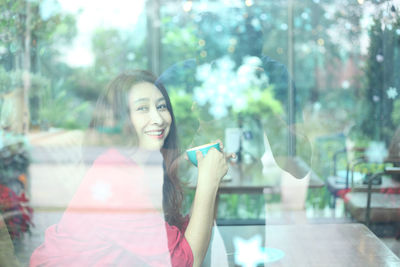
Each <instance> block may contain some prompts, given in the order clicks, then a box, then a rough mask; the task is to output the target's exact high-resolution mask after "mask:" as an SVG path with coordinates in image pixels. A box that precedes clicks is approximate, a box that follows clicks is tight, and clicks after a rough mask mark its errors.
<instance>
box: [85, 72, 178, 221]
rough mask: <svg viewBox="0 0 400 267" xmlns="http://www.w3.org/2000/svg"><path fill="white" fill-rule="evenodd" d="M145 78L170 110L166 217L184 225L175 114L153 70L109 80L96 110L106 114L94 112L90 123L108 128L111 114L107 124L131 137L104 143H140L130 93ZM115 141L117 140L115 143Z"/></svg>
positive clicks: (165, 149)
mask: <svg viewBox="0 0 400 267" xmlns="http://www.w3.org/2000/svg"><path fill="white" fill-rule="evenodd" d="M142 82H148V83H151V84H154V85H155V86H156V87H157V88H158V90H159V91H160V92H161V94H162V95H163V97H164V99H165V101H166V105H167V109H168V111H169V113H170V114H171V118H172V121H171V125H170V131H169V134H168V136H167V138H166V139H165V141H164V144H163V147H162V148H161V151H160V152H161V154H162V156H163V169H164V183H163V210H164V217H165V220H166V221H167V222H168V224H170V225H175V226H177V227H178V228H181V227H182V223H183V218H182V215H181V213H180V211H181V207H182V201H183V192H182V186H181V182H180V180H179V178H178V173H177V169H178V157H179V151H178V136H177V130H176V123H175V116H174V112H173V110H172V105H171V100H170V98H169V96H168V93H167V90H166V89H165V87H164V86H163V85H162V84H161V83H160V82H159V81H158V80H157V79H156V77H155V76H154V75H153V74H151V73H150V72H147V71H143V70H131V71H125V72H123V73H121V74H120V75H118V76H117V77H116V78H115V79H113V80H112V81H111V82H110V83H109V84H108V86H107V88H106V90H105V92H104V93H103V94H102V95H101V96H100V98H99V99H98V101H97V104H96V110H98V111H100V114H103V115H100V116H99V115H97V116H94V117H93V119H92V121H91V123H90V127H91V128H94V127H96V128H97V130H99V129H100V130H103V131H104V129H107V127H106V126H107V120H108V121H109V120H110V118H111V121H113V123H112V124H111V125H108V127H109V126H112V127H114V128H115V127H116V129H117V130H118V129H119V130H120V131H122V133H123V136H129V138H121V139H112V141H111V142H110V141H109V142H108V143H107V142H105V143H106V144H109V145H114V144H117V145H121V144H122V145H124V146H135V145H137V142H138V140H137V138H134V137H135V136H136V133H135V130H134V128H133V125H132V123H131V120H130V111H129V103H128V94H129V92H130V90H131V88H132V87H133V86H134V85H136V84H139V83H142ZM104 110H110V111H111V112H110V113H111V114H106V115H104V112H102V111H104ZM107 117H108V118H107ZM109 128H110V127H109ZM110 131H111V130H110ZM113 142H114V144H112V143H113Z"/></svg>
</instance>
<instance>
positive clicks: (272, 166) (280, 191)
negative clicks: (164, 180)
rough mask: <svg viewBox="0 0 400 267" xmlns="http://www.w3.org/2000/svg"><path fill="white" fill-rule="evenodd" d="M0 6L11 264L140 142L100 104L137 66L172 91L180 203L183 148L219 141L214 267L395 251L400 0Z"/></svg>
mask: <svg viewBox="0 0 400 267" xmlns="http://www.w3.org/2000/svg"><path fill="white" fill-rule="evenodd" d="M0 5H1V9H0V21H1V23H0V28H1V30H0V126H1V128H0V157H1V160H0V230H1V231H0V242H1V245H0V247H2V248H4V249H0V250H2V251H4V252H0V254H1V255H0V266H3V265H4V266H29V264H30V259H31V255H32V253H33V252H34V251H35V250H36V249H37V248H38V247H39V246H40V245H41V244H43V243H44V242H45V240H46V229H49V227H51V226H52V225H54V224H57V223H58V222H60V220H62V219H63V214H64V213H65V211H66V210H67V209H68V210H69V208H70V206H69V203H71V200H74V196H75V194H76V192H77V190H78V188H79V187H80V185H81V184H82V183H83V182H82V181H83V180H84V177H85V176H86V175H87V173H88V172H90V169H91V166H92V165H93V164H94V163H93V162H94V161H95V160H96V158H97V157H98V156H99V155H101V153H103V152H104V151H105V149H108V148H110V147H112V146H114V145H116V146H117V147H119V148H120V149H121V150H124V149H127V150H129V148H128V147H121V145H120V143H118V142H119V141H120V140H121V139H124V138H125V136H124V133H125V130H126V129H125V128H126V125H122V124H121V123H119V119H120V117H119V115H118V114H119V113H118V114H117V113H116V112H115V111H116V110H117V109H118V107H113V108H112V109H111V111H110V112H109V113H105V112H103V111H104V110H103V108H102V107H101V106H99V105H98V104H96V103H98V99H99V96H100V95H101V92H102V91H103V89H104V88H106V86H107V85H108V84H109V83H110V81H111V80H112V79H113V78H114V77H115V76H117V75H118V74H119V73H121V72H124V71H126V70H133V69H141V70H147V71H149V72H151V73H152V74H154V75H155V77H156V78H157V83H161V84H162V85H163V86H164V87H165V89H166V91H167V93H168V95H169V98H170V102H171V105H172V109H173V115H174V120H175V124H176V134H177V138H178V141H179V142H178V145H177V146H178V151H179V153H180V155H179V159H180V160H179V166H178V167H177V174H178V177H179V179H180V182H181V184H182V190H183V199H182V207H181V211H180V212H181V213H182V215H183V216H186V215H187V216H189V217H190V214H191V207H192V204H193V202H194V199H195V197H196V192H197V191H196V190H197V188H198V183H197V178H198V177H197V175H198V170H199V168H198V166H196V165H195V164H193V162H191V161H190V160H191V159H188V158H187V155H188V154H187V152H186V151H187V150H189V149H191V148H193V147H197V146H201V145H204V144H208V143H215V141H216V140H220V141H221V142H222V143H223V152H224V153H225V155H227V157H226V159H225V160H226V162H227V167H228V170H227V173H226V175H224V176H223V178H222V180H221V182H220V184H219V188H218V193H217V197H216V208H215V222H214V226H213V229H212V236H211V240H210V242H209V246H208V251H207V254H206V255H205V258H204V261H203V266H363V267H364V266H400V258H399V257H400V96H399V94H400V75H398V73H399V72H400V1H399V0H357V1H356V0H353V1H350V0H333V1H331V0H278V1H267V0H265V1H258V0H135V1H124V0H114V1H111V2H110V1H105V0H101V1H100V0H97V1H92V0H87V1H69V0H15V1H8V0H0ZM100 117H101V119H102V120H103V121H105V124H104V125H102V126H101V127H100V126H99V127H97V126H93V124H92V123H91V121H92V120H93V118H100ZM88 133H90V135H89V134H88ZM88 136H90V137H89V138H88ZM115 140H118V141H116V142H117V143H113V141H115ZM220 150H221V148H220ZM127 153H129V152H127ZM204 155H205V154H204ZM228 155H234V156H228ZM150 161H151V160H150ZM154 162H156V160H155V161H154ZM154 162H153V163H152V162H150V163H149V162H147V163H148V164H150V165H151V164H153V165H151V166H156V163H154ZM196 164H197V162H196ZM151 166H150V167H149V168H150V169H151ZM163 167H164V170H166V169H167V168H166V167H165V165H163ZM154 168H155V169H157V168H156V167H154ZM153 171H154V173H155V172H156V171H157V170H151V171H149V172H153ZM147 183H148V184H150V185H151V184H152V183H156V180H152V179H149V180H148V181H147ZM127 185H128V184H127ZM120 186H121V187H124V184H121V185H120ZM88 192H89V193H88V194H89V195H90V194H92V196H93V197H94V198H95V199H97V200H99V201H106V200H107V199H111V198H112V197H113V195H115V194H118V191H114V192H113V191H112V189H110V188H109V187H108V185H107V184H101V183H100V184H96V186H95V187H93V188H91V191H88ZM135 192H136V191H135ZM87 212H88V213H91V212H93V210H90V208H89V211H87ZM188 214H189V215H188ZM31 264H32V262H31ZM104 265H106V266H110V265H107V264H104ZM165 265H170V264H167V263H166V264H165ZM32 266H33V265H32ZM45 266H53V265H45ZM98 266H103V265H102V264H100V265H98ZM111 266H123V265H118V264H117V263H115V265H112V264H111ZM133 266H136V264H134V263H133ZM137 266H140V265H137ZM150 266H152V265H151V264H150ZM157 266H159V265H157ZM162 266H163V265H162Z"/></svg>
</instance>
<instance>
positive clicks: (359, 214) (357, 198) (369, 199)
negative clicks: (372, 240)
mask: <svg viewBox="0 0 400 267" xmlns="http://www.w3.org/2000/svg"><path fill="white" fill-rule="evenodd" d="M399 175H400V168H399V167H386V168H385V170H384V171H382V172H377V173H375V174H373V175H371V176H370V177H369V178H368V180H367V182H368V185H367V187H366V188H353V189H352V191H351V192H349V193H348V194H346V196H345V205H346V209H347V211H348V212H349V213H350V215H351V217H352V218H353V219H355V220H356V221H358V222H363V223H365V224H366V225H367V226H368V227H370V228H371V230H373V231H374V232H375V233H377V234H378V235H381V236H383V235H388V234H389V235H393V234H395V235H396V237H397V238H399V237H400V232H399V230H396V228H398V225H400V180H397V179H395V178H394V177H398V176H399ZM384 177H386V179H389V180H388V181H390V183H386V184H384V183H382V185H381V186H379V187H375V188H374V186H373V182H374V181H375V180H377V179H379V178H381V179H383V178H384ZM393 231H396V232H393Z"/></svg>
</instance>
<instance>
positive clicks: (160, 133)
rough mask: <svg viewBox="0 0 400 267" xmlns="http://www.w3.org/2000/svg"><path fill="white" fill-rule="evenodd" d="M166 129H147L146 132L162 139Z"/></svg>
mask: <svg viewBox="0 0 400 267" xmlns="http://www.w3.org/2000/svg"><path fill="white" fill-rule="evenodd" d="M164 131H165V130H164V129H162V130H151V131H146V134H147V135H148V136H149V137H151V138H154V139H162V138H163V137H164Z"/></svg>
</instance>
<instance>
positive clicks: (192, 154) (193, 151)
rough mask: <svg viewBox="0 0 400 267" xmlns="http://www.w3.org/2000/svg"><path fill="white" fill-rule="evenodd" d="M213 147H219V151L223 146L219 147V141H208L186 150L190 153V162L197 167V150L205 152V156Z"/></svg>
mask: <svg viewBox="0 0 400 267" xmlns="http://www.w3.org/2000/svg"><path fill="white" fill-rule="evenodd" d="M212 147H215V148H216V149H218V151H221V148H220V147H219V143H218V142H217V143H208V144H205V145H201V146H197V147H193V148H191V149H188V150H186V154H187V155H188V158H189V160H190V162H192V163H193V165H194V166H196V167H197V158H196V151H197V150H200V152H201V153H202V154H203V156H205V155H206V154H207V152H208V150H210V149H211V148H212Z"/></svg>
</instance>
